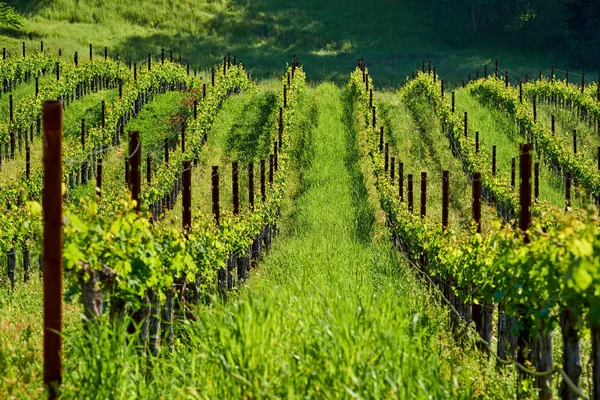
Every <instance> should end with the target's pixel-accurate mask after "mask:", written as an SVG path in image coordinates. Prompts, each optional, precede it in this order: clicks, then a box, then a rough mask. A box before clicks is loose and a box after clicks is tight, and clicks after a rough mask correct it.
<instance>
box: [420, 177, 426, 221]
mask: <svg viewBox="0 0 600 400" xmlns="http://www.w3.org/2000/svg"><path fill="white" fill-rule="evenodd" d="M425 216H427V172H421V218H425Z"/></svg>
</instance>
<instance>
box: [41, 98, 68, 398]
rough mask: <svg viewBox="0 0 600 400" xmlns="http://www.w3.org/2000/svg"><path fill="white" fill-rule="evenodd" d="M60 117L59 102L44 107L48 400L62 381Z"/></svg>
mask: <svg viewBox="0 0 600 400" xmlns="http://www.w3.org/2000/svg"><path fill="white" fill-rule="evenodd" d="M62 114H63V105H62V101H46V102H45V103H44V106H43V109H42V119H43V124H44V125H43V126H44V190H43V193H42V207H43V210H44V213H43V218H44V255H43V265H44V277H43V279H44V385H45V386H46V387H47V388H48V390H49V398H50V399H55V398H56V397H57V394H58V393H57V391H56V387H55V386H54V385H60V383H61V381H62V359H61V354H62V337H61V335H62V296H63V293H62V276H63V271H62V247H63V243H62V222H63V221H62V220H63V218H62V201H63V196H62V137H63V126H62Z"/></svg>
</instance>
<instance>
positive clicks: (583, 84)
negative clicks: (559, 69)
mask: <svg viewBox="0 0 600 400" xmlns="http://www.w3.org/2000/svg"><path fill="white" fill-rule="evenodd" d="M584 91H585V75H584V73H583V72H582V73H581V93H583V92H584Z"/></svg>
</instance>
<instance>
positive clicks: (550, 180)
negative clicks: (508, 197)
mask: <svg viewBox="0 0 600 400" xmlns="http://www.w3.org/2000/svg"><path fill="white" fill-rule="evenodd" d="M455 96H456V111H457V112H458V113H459V114H460V115H463V114H464V112H465V111H466V112H468V124H469V134H470V135H474V134H475V132H479V149H480V151H484V152H488V154H489V155H490V159H491V154H492V147H493V146H496V173H497V174H498V175H501V176H504V177H505V179H506V181H507V182H510V174H511V159H512V158H516V167H517V169H518V165H519V143H523V142H524V139H523V138H522V137H521V135H520V133H519V128H518V126H517V124H516V123H515V122H514V121H513V119H512V118H511V117H510V116H509V115H508V114H506V113H504V112H502V111H499V110H495V109H492V108H489V107H486V106H483V105H481V103H479V101H478V100H477V99H475V98H474V97H472V96H471V95H469V94H468V93H467V92H466V91H465V90H457V91H456V92H455ZM533 161H534V162H537V161H539V160H538V157H537V156H534V160H533ZM490 171H491V165H490ZM518 176H519V174H518V170H517V171H516V176H515V179H516V180H518ZM539 182H540V199H541V200H542V201H548V202H549V203H550V204H553V205H554V206H556V207H559V208H564V206H565V183H564V179H563V178H562V177H561V176H558V175H557V174H556V173H554V172H553V171H551V170H550V169H549V168H548V166H547V165H545V164H544V163H543V162H541V161H540V177H539ZM515 183H516V182H515ZM572 196H573V197H572V199H573V206H574V207H584V206H585V203H586V202H587V200H585V199H581V200H577V199H576V196H575V192H573V195H572Z"/></svg>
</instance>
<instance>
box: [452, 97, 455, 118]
mask: <svg viewBox="0 0 600 400" xmlns="http://www.w3.org/2000/svg"><path fill="white" fill-rule="evenodd" d="M455 110H456V109H455V108H454V92H452V113H453V114H454V111H455Z"/></svg>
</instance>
